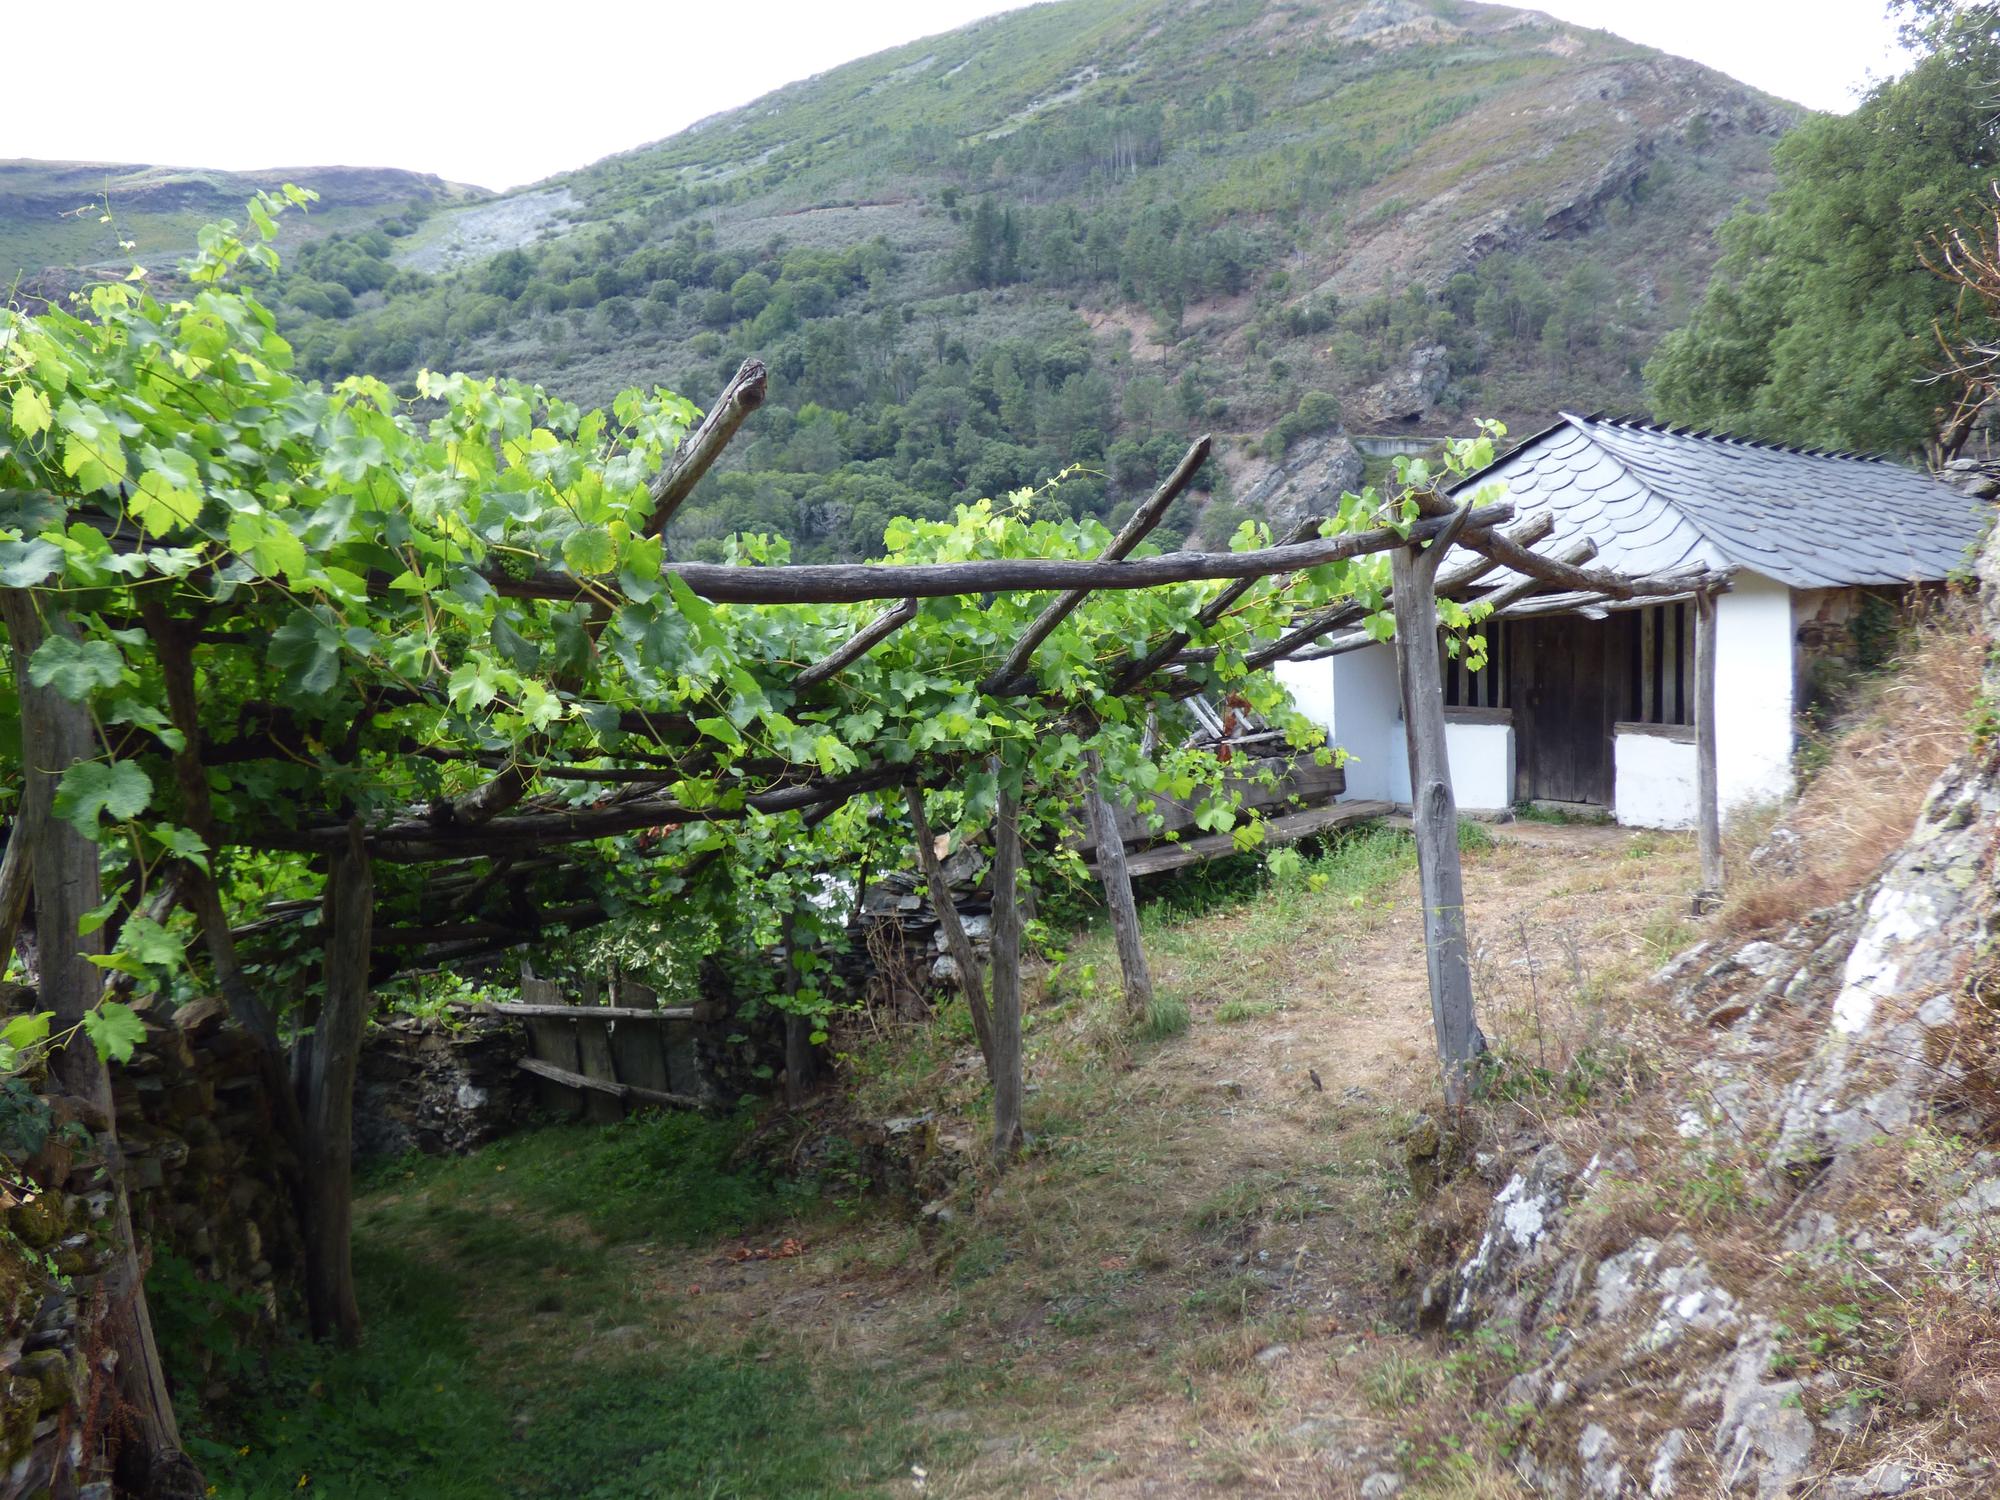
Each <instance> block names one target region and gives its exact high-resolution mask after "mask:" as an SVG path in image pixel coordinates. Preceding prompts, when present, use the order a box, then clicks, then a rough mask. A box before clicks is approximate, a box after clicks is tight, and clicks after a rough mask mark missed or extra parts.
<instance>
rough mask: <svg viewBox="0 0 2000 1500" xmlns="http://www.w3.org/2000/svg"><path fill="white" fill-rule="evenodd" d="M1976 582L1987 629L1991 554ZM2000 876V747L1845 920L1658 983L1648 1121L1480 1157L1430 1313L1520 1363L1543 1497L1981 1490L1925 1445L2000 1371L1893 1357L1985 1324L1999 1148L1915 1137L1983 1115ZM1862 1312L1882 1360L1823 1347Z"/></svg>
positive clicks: (1527, 1464) (1530, 1453)
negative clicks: (1663, 1006) (1662, 1014)
mask: <svg viewBox="0 0 2000 1500" xmlns="http://www.w3.org/2000/svg"><path fill="white" fill-rule="evenodd" d="M1980 571H1981V574H1982V582H1983V584H1984V586H1985V596H1984V597H1985V610H1986V616H1987V620H1986V623H1987V627H1988V632H1989V635H1992V634H1994V632H1995V629H1996V627H2000V618H1996V616H2000V546H1996V545H1992V544H1989V546H1988V548H1987V550H1986V553H1985V555H1984V557H1983V559H1982V563H1981V570H1980ZM1996 638H2000V637H1996ZM1995 678H2000V671H1996V670H1995V669H1993V668H1989V679H1995ZM1987 690H1988V692H1989V694H1990V693H1992V692H1994V691H1996V690H2000V680H1989V682H1988V685H1987ZM1996 856H2000V753H1996V749H1995V747H1994V745H1993V744H1992V743H1990V742H1989V741H1983V740H1982V741H1979V742H1977V743H1975V744H1974V745H1973V747H1972V748H1971V750H1970V752H1969V753H1968V755H1967V757H1966V758H1965V759H1964V760H1963V761H1962V762H1961V763H1960V764H1958V765H1957V766H1955V767H1953V768H1952V769H1951V770H1950V771H1949V772H1947V773H1946V774H1945V775H1944V776H1943V777H1942V778H1941V779H1940V780H1939V781H1938V783H1937V784H1936V785H1935V786H1934V787H1933V789H1932V791H1931V793H1930V796H1929V798H1928V800H1927V801H1926V803H1925V806H1924V809H1923V812H1922V814H1921V816H1920V818H1919V820H1918V824H1917V827H1916V828H1915V830H1914V831H1913V833H1912V835H1911V838H1910V840H1909V842H1908V843H1907V844H1906V845H1905V846H1904V848H1903V849H1902V850H1901V851H1900V852H1899V853H1898V854H1897V855H1896V856H1895V857H1894V858H1892V859H1891V860H1890V862H1889V863H1888V865H1887V866H1886V867H1885V868H1884V869H1883V870H1882V872H1881V873H1880V875H1879V876H1878V877H1877V878H1876V879H1875V880H1874V881H1873V882H1872V883H1871V884H1870V885H1869V887H1868V888H1866V889H1865V890H1863V891H1862V892H1860V893H1859V894H1858V895H1857V896H1855V897H1854V898H1853V899H1852V900H1850V901H1847V902H1845V903H1843V904H1841V905H1839V906H1835V907H1830V908H1827V909H1825V910H1823V911H1818V912H1814V913H1812V914H1810V915H1809V916H1807V917H1806V918H1805V919H1803V920H1802V921H1800V922H1799V923H1797V924H1796V925H1795V926H1794V927H1792V928H1791V929H1790V930H1788V931H1786V932H1783V933H1781V934H1778V935H1776V936H1772V937H1762V938H1757V939H1754V940H1751V941H1747V942H1739V943H1736V944H1733V945H1718V944H1713V943H1711V944H1705V945H1703V946H1701V947H1697V948H1695V949H1692V950H1690V951H1689V952H1687V953H1685V954H1683V955H1681V957H1680V958H1679V959H1677V960H1676V961H1675V962H1674V963H1673V964H1671V965H1669V966H1668V967H1667V968H1666V969H1664V970H1662V971H1661V973H1660V974H1659V975H1657V976H1656V978H1655V982H1656V984H1657V986H1658V987H1659V989H1660V991H1661V993H1662V994H1663V996H1664V997H1665V998H1666V999H1667V1000H1668V1001H1669V1002H1670V1005H1671V1010H1672V1012H1673V1013H1675V1014H1677V1015H1678V1016H1679V1018H1680V1023H1681V1025H1682V1027H1683V1028H1684V1032H1683V1034H1682V1035H1681V1036H1679V1037H1678V1038H1675V1037H1669V1038H1667V1039H1666V1040H1665V1043H1664V1046H1662V1047H1661V1048H1659V1050H1657V1051H1656V1054H1655V1057H1654V1062H1655V1064H1656V1065H1657V1066H1658V1068H1659V1069H1660V1072H1661V1076H1662V1077H1663V1079H1664V1080H1665V1082H1664V1083H1663V1085H1662V1089H1663V1092H1662V1094H1661V1096H1660V1100H1659V1101H1656V1104H1657V1107H1655V1108H1653V1109H1652V1110H1651V1112H1650V1114H1649V1115H1646V1116H1645V1117H1642V1116H1641V1113H1640V1112H1639V1111H1637V1110H1634V1111H1632V1112H1630V1113H1625V1114H1621V1115H1618V1116H1614V1117H1612V1118H1609V1119H1608V1120H1606V1121H1602V1122H1599V1124H1598V1126H1596V1127H1593V1128H1592V1129H1585V1128H1582V1127H1578V1128H1576V1129H1575V1130H1574V1131H1570V1130H1569V1129H1568V1128H1567V1127H1564V1128H1561V1129H1558V1131H1557V1139H1555V1140H1553V1141H1547V1140H1544V1141H1543V1142H1540V1143H1535V1144H1532V1145H1530V1146H1529V1147H1527V1148H1524V1149H1520V1150H1515V1151H1513V1152H1511V1153H1497V1154H1495V1155H1494V1156H1493V1157H1491V1158H1489V1159H1488V1160H1487V1161H1486V1166H1487V1168H1488V1170H1489V1172H1490V1173H1491V1175H1492V1176H1493V1178H1494V1180H1495V1181H1496V1184H1497V1187H1498V1190H1497V1192H1496V1193H1495V1195H1494V1198H1493V1200H1492V1204H1491V1207H1490V1209H1489V1210H1488V1212H1487V1215H1486V1218H1485V1222H1484V1226H1483V1229H1482V1231H1481V1233H1480V1235H1479V1237H1478V1239H1477V1242H1476V1244H1475V1246H1474V1248H1473V1250H1472V1253H1471V1254H1469V1255H1467V1256H1465V1257H1464V1258H1463V1259H1462V1260H1461V1261H1460V1262H1459V1263H1458V1264H1457V1265H1456V1266H1454V1267H1453V1268H1451V1269H1450V1270H1449V1271H1448V1272H1446V1273H1444V1274H1441V1275H1439V1276H1438V1277H1437V1278H1435V1279H1434V1280H1433V1281H1432V1282H1431V1284H1430V1285H1429V1286H1428V1287H1427V1288H1426V1290H1425V1292H1424V1294H1423V1297H1422V1299H1421V1300H1422V1307H1421V1311H1422V1313H1423V1314H1424V1315H1425V1316H1427V1317H1429V1318H1430V1319H1432V1320H1434V1321H1436V1322H1440V1323H1443V1324H1446V1325H1448V1326H1449V1327H1451V1328H1454V1329H1458V1330H1461V1331H1469V1330H1473V1329H1485V1330H1494V1331H1504V1334H1505V1336H1506V1337H1507V1338H1508V1339H1509V1340H1511V1341H1512V1342H1513V1343H1514V1344H1515V1345H1516V1346H1518V1348H1520V1349H1521V1350H1524V1351H1532V1352H1531V1353H1530V1354H1528V1355H1526V1356H1525V1357H1524V1359H1523V1367H1522V1368H1520V1370H1519V1373H1517V1374H1516V1375H1515V1376H1514V1377H1513V1378H1512V1381H1511V1383H1510V1384H1508V1385H1507V1387H1506V1388H1505V1390H1504V1391H1503V1392H1502V1393H1500V1404H1501V1405H1502V1406H1504V1409H1505V1410H1506V1411H1508V1412H1509V1413H1511V1414H1513V1415H1514V1417H1515V1419H1516V1421H1517V1422H1518V1425H1519V1432H1518V1437H1519V1444H1518V1446H1517V1447H1516V1449H1515V1450H1514V1451H1515V1455H1516V1457H1515V1461H1516V1465H1517V1467H1518V1469H1519V1471H1520V1473H1521V1475H1522V1476H1523V1478H1524V1479H1526V1480H1527V1481H1528V1482H1529V1483H1530V1484H1532V1485H1533V1486H1534V1488H1535V1489H1536V1490H1537V1491H1538V1492H1540V1493H1543V1494H1548V1495H1553V1496H1562V1497H1592V1500H1598V1497H1602V1500H1610V1497H1614V1496H1618V1497H1622V1496H1645V1497H1648V1500H1691V1497H1696V1496H1700V1497H1708V1496H1716V1495H1739V1494H1740V1495H1745V1496H1756V1497H1757V1500H1780V1497H1789V1496H1802V1495H1805V1494H1808V1493H1810V1494H1814V1495H1826V1496H1838V1497H1843V1500H1860V1497H1866V1496H1887V1495H1900V1494H1904V1493H1912V1494H1914V1493H1919V1492H1921V1493H1925V1494H1953V1495H1959V1494H1963V1495H1971V1494H1990V1493H2000V1474H1996V1472H1995V1469H1994V1467H1993V1465H1992V1463H1991V1459H1990V1456H1989V1455H1990V1452H1991V1445H1990V1444H1982V1443H1981V1442H1979V1441H1973V1440H1971V1439H1970V1438H1968V1437H1967V1436H1966V1435H1965V1430H1964V1423H1963V1421H1960V1422H1958V1423H1957V1425H1956V1427H1953V1426H1952V1424H1946V1423H1942V1422H1930V1423H1929V1425H1928V1426H1926V1425H1925V1424H1926V1422H1927V1420H1928V1418H1929V1416H1930V1414H1931V1413H1932V1412H1933V1411H1935V1410H1937V1409H1938V1408H1941V1407H1944V1406H1946V1405H1948V1404H1949V1403H1951V1402H1952V1401H1953V1400H1955V1399H1957V1398H1958V1397H1959V1396H1960V1394H1961V1392H1962V1389H1963V1390H1971V1391H1973V1392H1974V1393H1975V1394H1976V1393H1977V1391H1978V1389H1979V1388H1980V1387H1979V1382H1980V1381H1981V1380H1988V1381H1989V1382H1990V1381H1991V1380H1993V1379H1994V1378H1996V1377H1993V1376H1991V1375H1989V1374H1987V1373H1983V1372H1984V1371H1985V1365H1984V1364H1980V1363H1978V1362H1977V1361H1975V1360H1974V1359H1973V1358H1972V1356H1971V1354H1970V1353H1969V1351H1970V1350H1971V1349H1972V1348H1973V1347H1974V1346H1975V1345H1976V1342H1977V1334H1976V1333H1973V1334H1968V1335H1966V1339H1965V1341H1963V1342H1964V1344H1965V1351H1967V1352H1961V1353H1958V1354H1952V1353H1951V1352H1950V1351H1949V1350H1947V1351H1946V1353H1944V1354H1942V1355H1937V1356H1935V1357H1931V1358H1930V1363H1931V1364H1932V1365H1934V1366H1936V1368H1937V1370H1938V1371H1939V1372H1945V1371H1949V1373H1948V1374H1945V1375H1944V1378H1943V1379H1942V1380H1932V1381H1931V1387H1934V1389H1930V1388H1927V1387H1926V1386H1925V1385H1924V1383H1923V1380H1922V1379H1921V1378H1920V1377H1919V1375H1908V1376H1907V1377H1904V1378H1902V1379H1901V1380H1900V1383H1899V1381H1898V1377H1896V1376H1894V1375H1893V1374H1892V1373H1890V1372H1889V1371H1888V1370H1887V1369H1885V1368H1884V1364H1883V1362H1884V1361H1885V1360H1889V1359H1892V1358H1893V1359H1894V1360H1896V1361H1898V1364H1897V1368H1898V1369H1902V1368H1904V1367H1905V1366H1909V1365H1911V1363H1912V1361H1914V1362H1915V1365H1916V1366H1917V1367H1918V1368H1919V1370H1921V1367H1922V1366H1923V1364H1924V1361H1925V1358H1926V1356H1925V1353H1924V1350H1925V1347H1926V1341H1927V1340H1928V1341H1930V1342H1937V1341H1939V1340H1944V1341H1945V1342H1946V1343H1948V1342H1949V1338H1948V1332H1949V1328H1950V1327H1951V1325H1953V1324H1955V1323H1963V1324H1967V1325H1969V1326H1971V1327H1973V1328H1974V1329H1977V1328H1979V1327H1990V1326H1994V1323H1996V1322H2000V1288H1996V1287H1995V1285H1994V1284H1993V1281H1992V1277H1991V1274H1990V1272H1989V1271H1988V1270H1987V1269H1986V1266H1987V1265H1988V1264H1989V1262H1990V1258H1991V1256H1992V1254H1993V1252H1994V1228H1993V1215H1994V1214H1995V1213H1996V1211H2000V1156H1996V1155H1994V1154H1993V1153H1991V1152H1986V1151H1978V1150H1975V1149H1973V1148H1971V1147H1970V1146H1965V1145H1962V1144H1961V1145H1952V1146H1950V1147H1949V1148H1947V1147H1945V1146H1943V1145H1940V1144H1934V1143H1942V1142H1962V1141H1964V1140H1966V1139H1976V1138H1978V1137H1979V1136H1987V1137H1990V1135H1991V1133H1992V1131H1993V1129H1994V1127H1995V1125H1996V1123H2000V1094H1996V1092H1995V1083H1994V1079H1995V1077H1996V1076H2000V1075H1996V1074H1995V1073H1994V1071H1993V1064H1992V1063H1991V1062H1989V1061H1987V1060H1986V1059H1987V1058H1988V1057H1989V1056H1990V1054H1988V1053H1986V1052H1983V1051H1982V1048H1984V1047H1985V1046H1986V1045H1987V1044H1986V1043H1985V1042H1984V1038H1985V1037H1986V1036H1987V1035H1988V1034H1990V1033H1991V1031H1992V1029H1993V1022H1994V1018H1993V1017H1992V1015H1991V1014H1990V1013H1989V1011H1990V1007H1991V1005H1992V1003H1993V999H1994V996H1993V995H1992V993H1991V991H1992V989H1993V986H1992V984H1991V983H1990V982H1989V981H1988V980H1987V979H1985V978H1983V977H1982V976H1983V975H1984V974H1985V973H1986V970H1987V969H1988V968H1989V967H1990V965H1991V959H1990V957H1989V955H1990V953H1991V951H1992V945H1993V943H1994V941H1995V938H1996V935H2000V899H1996V891H1995V884H1994V876H1995V868H1996ZM1766 857H1768V858H1775V857H1778V856H1777V855H1774V854H1767V855H1766ZM1982 1070H1984V1071H1982ZM1586 1142H1588V1145H1589V1151H1588V1155H1587V1156H1585V1155H1584V1149H1585V1143H1586ZM1580 1158H1581V1159H1582V1164H1581V1165H1576V1163H1577V1162H1578V1160H1579V1159H1580ZM1885 1162H1889V1163H1893V1164H1896V1165H1892V1166H1888V1167H1885V1165H1884V1163H1885ZM1885 1173H1886V1174H1887V1175H1886V1176H1885ZM1878 1287H1879V1288H1882V1289H1884V1290H1882V1291H1881V1292H1879V1293H1878V1292H1877V1291H1876V1288H1878ZM1871 1299H1879V1301H1880V1302H1881V1304H1882V1310H1881V1311H1880V1312H1879V1313H1877V1314H1874V1315H1873V1317H1874V1318H1876V1319H1877V1320H1879V1321H1880V1322H1881V1324H1882V1329H1883V1331H1878V1332H1877V1333H1875V1334H1874V1336H1873V1337H1874V1343H1873V1345H1872V1346H1871V1348H1870V1349H1869V1350H1867V1351H1866V1352H1865V1353H1864V1352H1862V1351H1860V1350H1858V1349H1857V1350H1848V1351H1847V1352H1846V1353H1844V1354H1839V1357H1834V1356H1832V1355H1829V1354H1828V1351H1829V1350H1833V1351H1836V1353H1838V1352H1839V1351H1842V1350H1843V1349H1845V1347H1846V1346H1845V1345H1844V1343H1843V1340H1845V1339H1846V1338H1848V1337H1849V1336H1850V1335H1853V1336H1854V1337H1856V1338H1858V1337H1859V1336H1860V1335H1859V1334H1858V1333H1857V1332H1856V1329H1857V1328H1858V1327H1859V1326H1860V1325H1861V1324H1862V1323H1864V1322H1866V1321H1868V1320H1869V1317H1870V1315H1867V1314H1865V1313H1863V1312H1861V1311H1857V1309H1858V1308H1865V1307H1867V1306H1868V1305H1870V1303H1871ZM1920 1305H1921V1307H1925V1308H1928V1309H1930V1310H1929V1311H1928V1312H1922V1311H1920V1310H1919V1309H1920ZM1904 1320H1906V1321H1904ZM1985 1320H1992V1321H1985ZM1899 1321H1902V1327H1901V1330H1900V1333H1898V1332H1896V1331H1895V1326H1896V1324H1897V1323H1898V1322H1899ZM1899 1338H1900V1339H1901V1340H1902V1344H1901V1352H1900V1353H1898V1352H1897V1340H1898V1339H1899ZM1871 1360H1872V1361H1873V1363H1872V1364H1870V1363H1869V1361H1871ZM1892 1385H1894V1386H1897V1388H1896V1389H1893V1390H1891V1389H1885V1387H1889V1386H1892ZM1996 1390H2000V1387H1996ZM1980 1399H1981V1400H1984V1399H1985V1398H1983V1397H1982V1398H1980ZM1989 1404H1994V1403H1989ZM1996 1409H2000V1406H1996ZM1953 1431H1956V1432H1957V1433H1958V1435H1957V1436H1955V1437H1954V1436H1950V1435H1949V1434H1950V1433H1951V1432H1953ZM1940 1434H1944V1435H1943V1436H1941V1435H1940ZM1920 1437H1921V1441H1919V1438H1920ZM1919 1452H1920V1453H1921V1457H1917V1456H1914V1455H1917V1454H1918V1453H1919Z"/></svg>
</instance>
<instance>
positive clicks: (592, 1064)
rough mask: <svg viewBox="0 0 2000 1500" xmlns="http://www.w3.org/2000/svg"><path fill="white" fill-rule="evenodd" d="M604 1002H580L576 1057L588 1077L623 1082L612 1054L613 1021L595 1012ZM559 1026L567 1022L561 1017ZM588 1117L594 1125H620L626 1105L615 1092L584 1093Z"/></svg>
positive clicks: (585, 1111) (584, 1106) (607, 1081)
mask: <svg viewBox="0 0 2000 1500" xmlns="http://www.w3.org/2000/svg"><path fill="white" fill-rule="evenodd" d="M603 1008H604V1007H603V1006H601V1005H597V1006H590V1005H579V1006H578V1007H577V1008H576V1013H577V1020H576V1021H575V1022H574V1023H573V1024H574V1025H575V1028H576V1058H577V1065H578V1068H579V1070H580V1071H581V1072H582V1073H583V1076H584V1077H586V1078H595V1079H598V1080H599V1081H601V1082H604V1083H619V1082H622V1081H629V1080H621V1079H620V1078H619V1077H618V1064H617V1061H616V1059H615V1058H613V1056H612V1054H611V1022H610V1021H608V1020H606V1019H604V1018H602V1017H595V1016H592V1015H591V1014H590V1013H591V1011H593V1010H602V1009H603ZM556 1024H557V1025H558V1026H560V1025H562V1024H563V1023H562V1022H560V1021H558V1022H557V1023H556ZM583 1114H584V1118H585V1119H587V1120H588V1121H590V1123H591V1124H593V1125H616V1124H617V1123H618V1122H619V1121H620V1120H622V1119H624V1118H625V1106H624V1105H623V1104H621V1103H620V1102H619V1101H618V1100H617V1099H615V1098H613V1097H612V1096H611V1095H609V1094H607V1093H605V1092H603V1091H601V1090H596V1089H593V1090H592V1091H591V1092H589V1093H587V1094H585V1095H584V1096H583Z"/></svg>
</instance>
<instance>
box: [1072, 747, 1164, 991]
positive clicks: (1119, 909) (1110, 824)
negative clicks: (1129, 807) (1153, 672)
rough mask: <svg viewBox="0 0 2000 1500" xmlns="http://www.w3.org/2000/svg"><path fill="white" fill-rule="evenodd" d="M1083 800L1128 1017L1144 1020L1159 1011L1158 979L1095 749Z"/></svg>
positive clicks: (1115, 812)
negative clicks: (1156, 997) (1143, 936)
mask: <svg viewBox="0 0 2000 1500" xmlns="http://www.w3.org/2000/svg"><path fill="white" fill-rule="evenodd" d="M1083 802H1084V809H1085V811H1086V812H1087V814H1088V815H1089V818H1090V836H1091V839H1092V841H1093V842H1094V843H1095V844H1096V846H1097V878H1098V880H1099V881H1100V882H1101V883H1102V884H1103V886H1104V904H1105V905H1106V907H1108V908H1109V909H1110V912H1111V933H1112V936H1113V937H1114V938H1115V939H1116V940H1117V943H1118V968H1119V971H1120V972H1121V973H1122V974H1123V975H1124V977H1125V1014H1126V1015H1127V1017H1129V1018H1130V1019H1131V1020H1133V1021H1135V1022H1137V1021H1143V1020H1145V1019H1146V1016H1147V1014H1148V1013H1149V1012H1150V1011H1151V1010H1152V1008H1153V976H1152V972H1151V971H1150V970H1149V969H1147V967H1146V949H1145V946H1144V945H1143V944H1142V943H1141V942H1140V941H1139V906H1138V903H1137V902H1136V901H1134V900H1133V899H1132V874H1131V871H1130V870H1128V869H1127V868H1126V866H1125V835H1124V834H1122V833H1120V832H1119V831H1118V810H1117V808H1115V807H1113V806H1112V804H1111V799H1110V798H1109V797H1107V796H1106V795H1105V793H1104V762H1103V760H1102V758H1101V757H1100V756H1099V755H1098V753H1097V752H1096V751H1095V750H1092V751H1090V752H1089V753H1088V754H1087V755H1086V756H1085V757H1084V773H1083Z"/></svg>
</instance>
